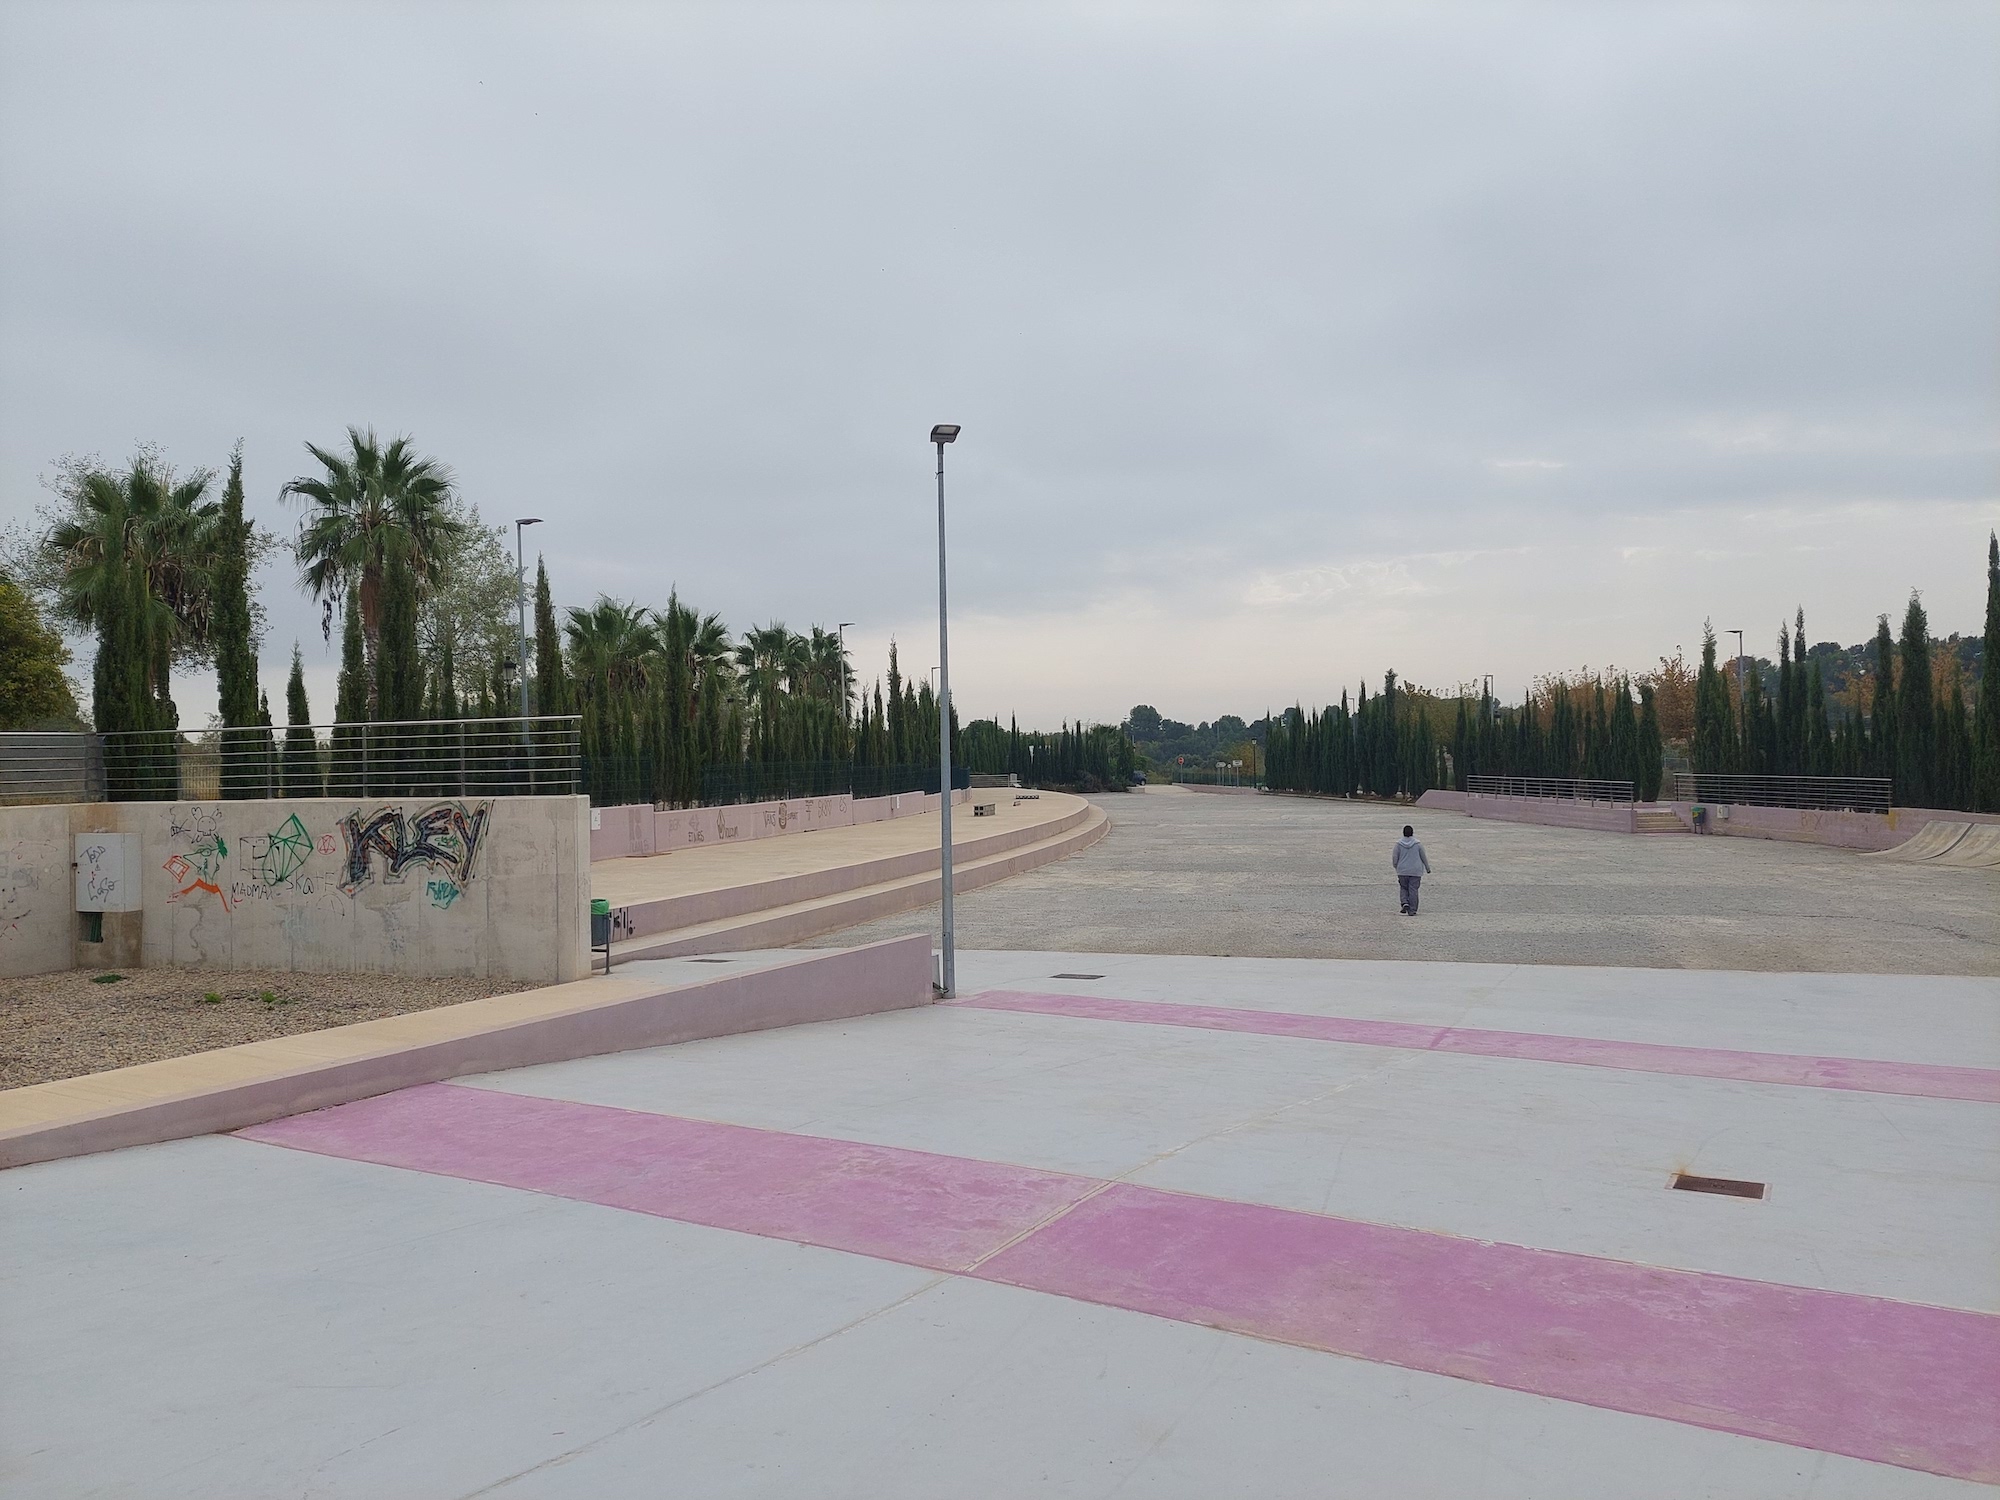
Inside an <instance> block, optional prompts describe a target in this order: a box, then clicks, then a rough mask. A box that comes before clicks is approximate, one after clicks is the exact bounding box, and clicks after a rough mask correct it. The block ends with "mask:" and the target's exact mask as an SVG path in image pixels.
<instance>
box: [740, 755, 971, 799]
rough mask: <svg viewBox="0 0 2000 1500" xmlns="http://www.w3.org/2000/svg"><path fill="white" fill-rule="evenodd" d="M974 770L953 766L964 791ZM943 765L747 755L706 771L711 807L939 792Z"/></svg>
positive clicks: (954, 782) (953, 781) (954, 776)
mask: <svg viewBox="0 0 2000 1500" xmlns="http://www.w3.org/2000/svg"><path fill="white" fill-rule="evenodd" d="M969 783H970V775H969V773H968V772H967V770H966V768H965V767H964V766H963V765H954V766H953V767H952V768H951V784H952V787H953V788H954V789H955V790H959V791H963V790H964V789H965V787H966V786H967V785H968V784H969ZM937 789H938V768H937V767H936V766H925V765H899V766H858V765H855V764H854V763H853V762H851V761H845V760H830V761H777V762H770V763H761V764H760V763H759V762H756V761H743V762H740V763H738V764H734V765H726V766H710V767H708V768H707V769H706V770H705V771H704V772H703V773H702V779H701V800H702V805H703V806H705V807H717V806H726V805H730V804H733V803H738V802H775V801H778V800H780V799H782V798H787V797H834V796H839V795H841V794H842V793H847V794H849V795H852V796H855V797H888V796H893V795H895V794H896V793H899V792H934V791H936V790H937Z"/></svg>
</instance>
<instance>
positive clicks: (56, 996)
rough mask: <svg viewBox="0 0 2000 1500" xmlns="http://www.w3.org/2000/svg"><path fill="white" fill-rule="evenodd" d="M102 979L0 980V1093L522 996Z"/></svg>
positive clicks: (302, 980)
mask: <svg viewBox="0 0 2000 1500" xmlns="http://www.w3.org/2000/svg"><path fill="white" fill-rule="evenodd" d="M98 977H100V976H96V975H93V974H92V973H91V972H90V971H88V970H82V969H77V970H71V971H69V972H68V973H63V974H41V975H37V976H35V977H34V978H30V979H0V1088H19V1087H20V1086H21V1085H23V1084H28V1083H46V1082H48V1081H49V1080H51V1079H55V1078H75V1077H77V1076H79V1075H80V1074H84V1073H96V1072H101V1071H102V1070H104V1069H106V1068H123V1067H127V1066H129V1065H130V1064H132V1063H143V1062H157V1061H158V1060H159V1059H161V1058H163V1057H181V1056H184V1055H186V1054H187V1053H190V1052H207V1051H209V1050H210V1049H211V1048H215V1047H233V1046H235V1045H236V1044H237V1043H239V1042H261V1041H263V1040H265V1039H266V1038H267V1037H274V1036H292V1035H295V1034H296V1033H298V1032H301V1031H318V1030H320V1029H322V1028H323V1027H327V1026H345V1025H347V1024H348V1023H350V1022H352V1021H372V1020H374V1019H376V1018H377V1017H379V1016H396V1015H401V1014H403V1013H404V1012H405V1011H413V1010H430V1009H431V1008H433V1007H434V1006H439V1005H456V1004H457V1003H458V1002H459V1001H461V1000H480V999H484V998H485V997H486V996H488V995H504V994H506V993H508V992H509V991H511V990H521V989H527V988H529V986H528V985H525V984H514V983H509V982H507V981H504V980H492V979H411V978H408V977H407V976H404V975H400V974H283V973H276V972H265V971H261V970H247V971H237V972H224V971H221V970H216V969H134V970H132V971H131V972H130V973H127V974H125V975H124V977H123V978H122V979H120V980H118V981H117V982H116V983H110V984H100V983H96V982H95V980H96V979H97V978H98ZM209 995H216V996H220V997H221V998H220V1000H219V1001H210V1000H208V999H207V998H206V997H207V996H209ZM266 996H268V997H269V998H268V999H266V998H265V997H266Z"/></svg>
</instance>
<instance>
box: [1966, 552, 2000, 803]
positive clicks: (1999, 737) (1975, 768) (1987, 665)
mask: <svg viewBox="0 0 2000 1500" xmlns="http://www.w3.org/2000/svg"><path fill="white" fill-rule="evenodd" d="M1972 805H1973V807H1974V808H1976V809H1977V810H1978V811H1980V812H2000V535H1996V534H1995V533H1994V532H1990V531H1989V532H1987V533H1986V640H1985V654H1984V656H1983V657H1982V658H1981V661H1980V671H1979V707H1978V710H1977V711H1976V712H1975V713H1974V714H1973V717H1972Z"/></svg>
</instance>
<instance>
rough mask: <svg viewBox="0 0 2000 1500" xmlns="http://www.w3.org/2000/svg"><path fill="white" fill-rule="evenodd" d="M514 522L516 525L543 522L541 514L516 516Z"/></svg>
mask: <svg viewBox="0 0 2000 1500" xmlns="http://www.w3.org/2000/svg"><path fill="white" fill-rule="evenodd" d="M514 524H515V525H516V526H539V525H541V524H542V518H541V517H540V516H516V517H515V518H514Z"/></svg>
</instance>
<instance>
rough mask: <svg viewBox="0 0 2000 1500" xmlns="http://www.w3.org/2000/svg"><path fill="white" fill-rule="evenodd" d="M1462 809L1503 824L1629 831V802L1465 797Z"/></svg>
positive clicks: (1478, 816)
mask: <svg viewBox="0 0 2000 1500" xmlns="http://www.w3.org/2000/svg"><path fill="white" fill-rule="evenodd" d="M1465 812H1466V814H1467V816H1469V817H1474V818H1491V819H1495V820H1497V821H1499V822H1502V823H1543V824H1547V825H1549V826H1550V827H1554V828H1589V829H1594V830H1595V831H1597V832H1599V833H1630V832H1631V831H1632V804H1631V803H1629V802H1565V801H1561V800H1559V799H1557V798H1554V797H1475V796H1473V795H1472V794H1470V793H1467V794H1466V797H1465Z"/></svg>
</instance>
